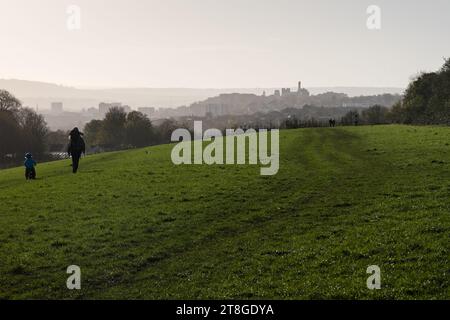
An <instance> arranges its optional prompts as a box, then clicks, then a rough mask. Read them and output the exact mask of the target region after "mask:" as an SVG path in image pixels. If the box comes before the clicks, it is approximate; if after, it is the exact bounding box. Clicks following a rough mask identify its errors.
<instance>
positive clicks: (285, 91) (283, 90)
mask: <svg viewBox="0 0 450 320" xmlns="http://www.w3.org/2000/svg"><path fill="white" fill-rule="evenodd" d="M290 93H291V89H290V88H282V89H281V94H282V95H283V96H285V95H288V94H290Z"/></svg>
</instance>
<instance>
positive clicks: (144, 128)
mask: <svg viewBox="0 0 450 320" xmlns="http://www.w3.org/2000/svg"><path fill="white" fill-rule="evenodd" d="M125 140H126V143H127V144H128V145H130V146H133V147H145V146H148V145H152V144H154V143H155V142H156V141H155V139H154V134H153V127H152V123H151V121H150V119H149V118H147V116H146V115H145V114H143V113H141V112H137V111H133V112H130V113H129V114H128V116H127V122H126V125H125Z"/></svg>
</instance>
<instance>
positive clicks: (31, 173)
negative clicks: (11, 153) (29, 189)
mask: <svg viewBox="0 0 450 320" xmlns="http://www.w3.org/2000/svg"><path fill="white" fill-rule="evenodd" d="M23 164H24V166H25V179H27V180H34V179H36V169H34V167H35V166H36V161H34V159H33V156H32V155H31V153H27V154H26V155H25V162H24V163H23Z"/></svg>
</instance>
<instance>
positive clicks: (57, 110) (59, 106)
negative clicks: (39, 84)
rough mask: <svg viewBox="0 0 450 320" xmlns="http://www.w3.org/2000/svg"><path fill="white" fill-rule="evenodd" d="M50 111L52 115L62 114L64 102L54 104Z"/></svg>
mask: <svg viewBox="0 0 450 320" xmlns="http://www.w3.org/2000/svg"><path fill="white" fill-rule="evenodd" d="M50 110H51V112H52V113H62V112H63V103H62V102H52V104H51V107H50Z"/></svg>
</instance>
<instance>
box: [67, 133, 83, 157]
mask: <svg viewBox="0 0 450 320" xmlns="http://www.w3.org/2000/svg"><path fill="white" fill-rule="evenodd" d="M85 152H86V144H85V143H84V140H83V138H82V137H81V136H78V137H77V138H73V139H72V138H71V139H70V142H69V145H68V146H67V153H68V154H69V156H70V155H72V154H73V153H79V154H81V153H85Z"/></svg>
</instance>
